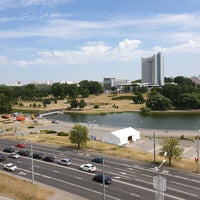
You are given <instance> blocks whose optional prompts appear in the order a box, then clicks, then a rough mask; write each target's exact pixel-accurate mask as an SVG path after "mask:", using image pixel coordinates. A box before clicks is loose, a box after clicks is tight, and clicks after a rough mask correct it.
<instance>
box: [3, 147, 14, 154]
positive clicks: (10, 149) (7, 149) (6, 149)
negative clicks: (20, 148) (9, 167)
mask: <svg viewBox="0 0 200 200" xmlns="http://www.w3.org/2000/svg"><path fill="white" fill-rule="evenodd" d="M14 151H15V149H14V148H13V147H6V148H5V149H3V152H6V153H13V152H14Z"/></svg>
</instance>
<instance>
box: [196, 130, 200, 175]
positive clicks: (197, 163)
mask: <svg viewBox="0 0 200 200" xmlns="http://www.w3.org/2000/svg"><path fill="white" fill-rule="evenodd" d="M199 132H200V130H199V131H198V134H197V161H196V162H197V174H198V173H199Z"/></svg>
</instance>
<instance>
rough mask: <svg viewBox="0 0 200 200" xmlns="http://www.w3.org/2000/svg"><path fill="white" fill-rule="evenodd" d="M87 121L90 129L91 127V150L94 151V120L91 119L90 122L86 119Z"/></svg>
mask: <svg viewBox="0 0 200 200" xmlns="http://www.w3.org/2000/svg"><path fill="white" fill-rule="evenodd" d="M88 121H89V125H90V129H91V134H90V138H91V139H92V151H93V152H94V132H93V129H94V123H95V120H93V121H92V122H91V121H90V120H88Z"/></svg>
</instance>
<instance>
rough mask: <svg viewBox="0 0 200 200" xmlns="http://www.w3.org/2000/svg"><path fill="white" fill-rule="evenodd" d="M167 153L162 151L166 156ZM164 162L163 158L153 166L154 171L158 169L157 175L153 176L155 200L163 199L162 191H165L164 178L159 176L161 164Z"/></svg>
mask: <svg viewBox="0 0 200 200" xmlns="http://www.w3.org/2000/svg"><path fill="white" fill-rule="evenodd" d="M166 155H167V153H166V152H165V153H164V156H165V157H166ZM165 163H166V160H165V159H164V160H163V161H162V162H161V164H160V165H159V166H158V167H155V169H156V171H158V173H159V174H158V176H154V177H153V187H154V189H155V190H156V193H155V200H164V198H165V197H164V192H165V191H166V178H165V177H163V176H161V175H160V174H161V169H162V167H163V165H164V164H165Z"/></svg>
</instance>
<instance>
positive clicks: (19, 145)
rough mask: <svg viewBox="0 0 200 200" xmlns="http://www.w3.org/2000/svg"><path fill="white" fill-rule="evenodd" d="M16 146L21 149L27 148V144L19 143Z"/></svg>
mask: <svg viewBox="0 0 200 200" xmlns="http://www.w3.org/2000/svg"><path fill="white" fill-rule="evenodd" d="M15 146H16V147H19V148H26V144H24V143H17V144H16V145H15Z"/></svg>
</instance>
